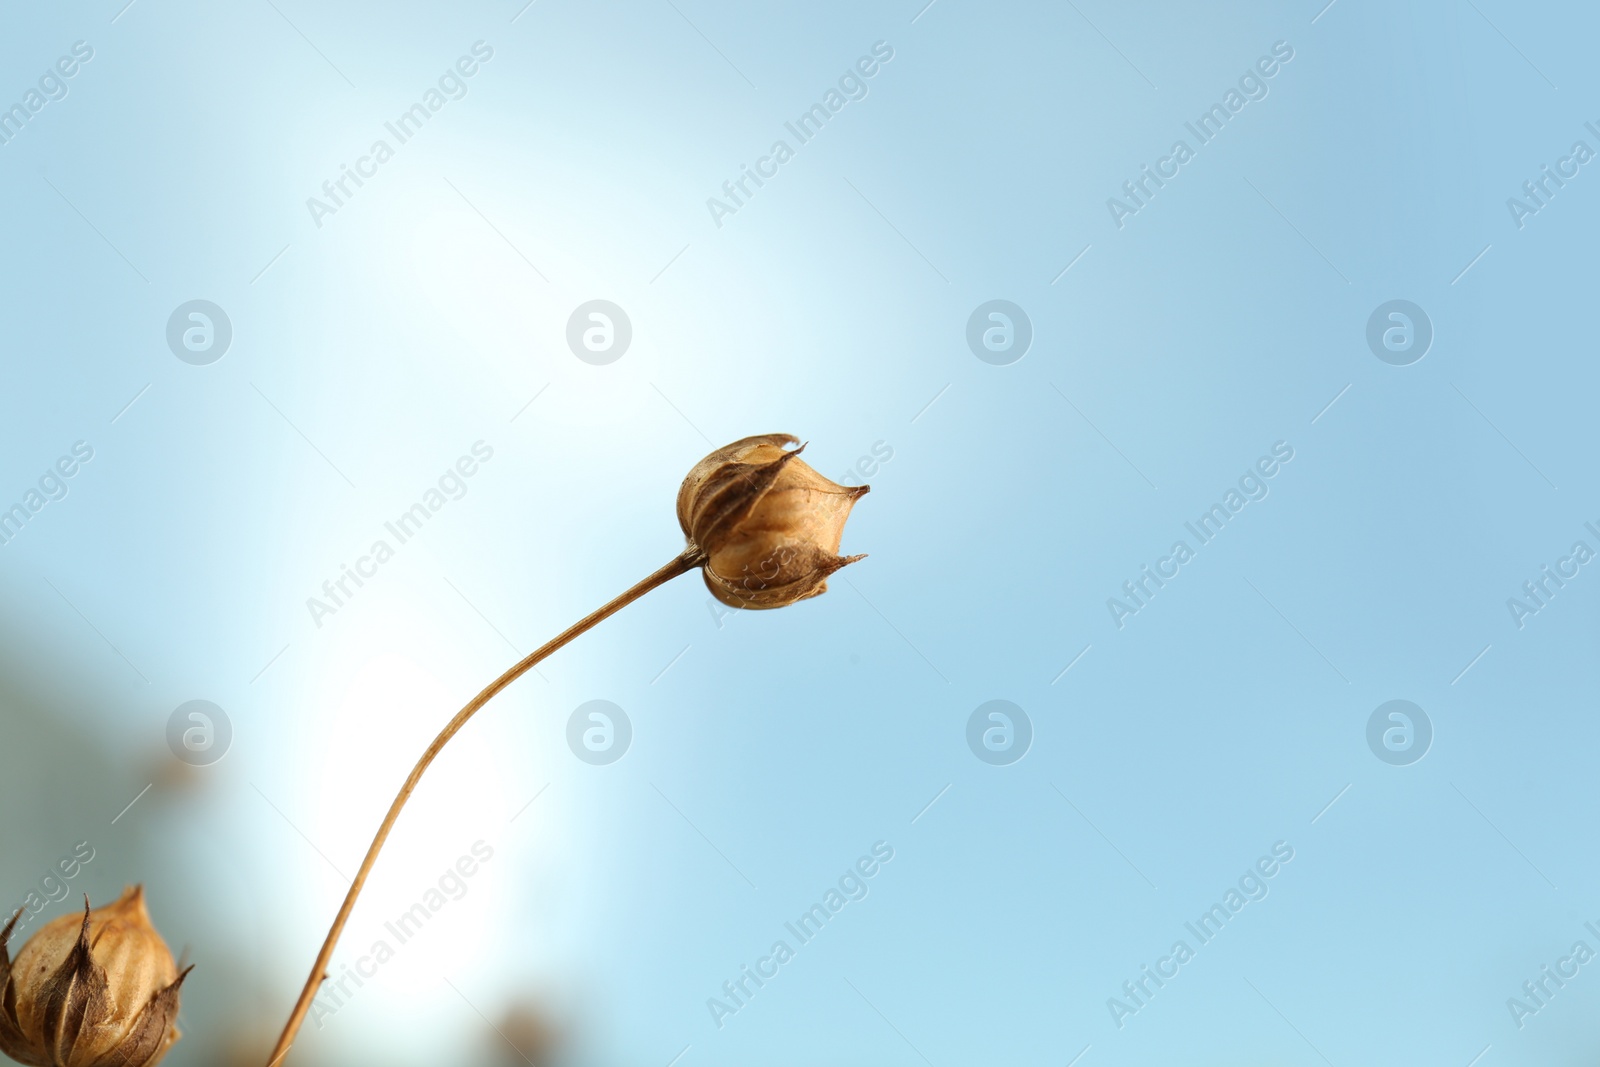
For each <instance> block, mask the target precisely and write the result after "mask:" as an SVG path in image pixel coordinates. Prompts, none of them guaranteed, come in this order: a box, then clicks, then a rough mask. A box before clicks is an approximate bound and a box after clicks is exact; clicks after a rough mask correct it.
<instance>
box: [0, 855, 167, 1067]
mask: <svg viewBox="0 0 1600 1067" xmlns="http://www.w3.org/2000/svg"><path fill="white" fill-rule="evenodd" d="M21 914H22V913H21V912H20V911H19V912H18V913H17V915H16V916H12V919H11V921H10V922H9V923H7V924H6V925H5V928H4V929H3V930H0V1052H4V1053H5V1054H6V1055H8V1056H10V1057H11V1058H12V1059H14V1060H16V1061H17V1062H18V1063H23V1064H28V1065H30V1067H101V1065H113V1064H114V1065H116V1067H155V1064H157V1063H159V1062H161V1058H162V1057H163V1056H165V1055H166V1053H167V1050H168V1049H169V1048H171V1047H172V1045H173V1044H174V1043H175V1042H176V1041H177V1040H178V1037H179V1036H180V1035H179V1033H178V1028H177V1026H176V1025H175V1023H174V1020H176V1019H177V1017H178V990H179V988H180V987H181V986H182V985H183V980H184V978H185V977H186V976H187V975H188V973H189V971H188V970H185V971H184V972H183V973H182V974H179V973H178V968H177V965H176V964H174V963H173V962H172V953H171V952H170V951H168V949H167V945H166V942H165V941H163V940H161V935H160V934H159V933H157V932H156V928H155V927H154V926H153V925H151V923H150V915H149V913H148V912H147V911H145V907H144V890H143V888H142V887H140V886H133V887H132V888H130V889H127V890H124V891H123V894H122V897H121V898H120V899H119V900H117V901H116V903H114V904H108V905H106V906H105V907H103V908H97V909H95V910H93V911H90V910H89V901H88V900H87V899H85V900H84V902H83V917H82V918H81V919H79V918H78V917H77V916H75V915H64V916H62V917H61V918H59V919H53V920H51V921H50V922H48V923H46V924H45V925H44V926H43V927H41V928H40V929H39V931H38V932H37V933H36V934H34V935H33V936H32V937H31V938H29V939H28V942H27V944H25V945H23V946H22V950H21V951H20V952H18V953H17V958H16V961H15V962H12V960H11V956H10V952H9V944H10V941H11V931H12V930H13V929H15V927H16V925H17V917H18V916H20V915H21Z"/></svg>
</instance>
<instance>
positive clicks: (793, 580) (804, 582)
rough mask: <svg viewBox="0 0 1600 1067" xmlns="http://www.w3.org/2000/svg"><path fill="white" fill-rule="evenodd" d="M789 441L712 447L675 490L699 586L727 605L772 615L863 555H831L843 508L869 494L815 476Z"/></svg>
mask: <svg viewBox="0 0 1600 1067" xmlns="http://www.w3.org/2000/svg"><path fill="white" fill-rule="evenodd" d="M798 443H799V438H796V437H793V436H791V435H789V434H783V433H770V434H762V435H760V436H758V437H746V438H744V439H743V440H740V441H735V442H734V443H733V444H731V445H726V446H724V447H722V448H719V449H717V450H716V451H715V452H713V453H711V454H710V455H709V456H707V457H706V458H704V459H702V460H701V461H700V462H699V463H697V464H695V466H694V469H693V470H691V471H690V472H689V476H688V477H687V478H685V479H684V480H683V485H682V487H681V488H679V490H678V524H679V525H680V526H682V527H683V532H684V535H685V536H686V537H688V539H689V543H690V544H691V545H692V546H695V547H697V548H699V550H700V551H701V552H702V553H704V555H705V564H704V572H705V580H706V587H707V588H709V589H710V590H711V594H712V595H713V596H715V597H716V598H717V599H718V600H720V601H722V602H723V603H724V604H728V605H731V606H732V607H736V608H781V607H784V606H786V605H788V604H793V603H794V602H795V601H797V600H805V599H806V598H808V597H814V596H817V595H818V594H820V593H822V592H824V591H826V590H827V588H828V576H829V575H830V574H832V573H833V572H834V571H837V570H838V569H839V568H840V567H843V566H845V565H846V564H849V563H854V562H855V561H856V560H858V559H864V558H865V557H864V556H841V555H839V541H840V539H841V538H842V537H843V536H844V524H845V520H846V519H848V518H849V517H850V509H851V508H852V507H854V506H855V502H856V501H857V500H858V499H860V498H861V497H862V496H863V495H864V494H865V493H866V492H867V490H868V489H869V488H870V487H869V486H865V485H862V486H856V487H854V488H848V487H846V486H843V485H840V484H838V483H837V482H834V481H832V480H830V479H828V478H824V477H823V476H822V475H820V474H818V473H817V472H816V471H815V470H813V469H812V468H811V467H809V466H807V465H806V463H805V462H804V461H803V460H801V459H800V458H799V456H800V453H801V452H802V451H804V450H805V446H804V445H801V446H800V447H799V448H796V449H794V450H793V451H790V450H788V449H786V448H784V446H785V445H794V444H798Z"/></svg>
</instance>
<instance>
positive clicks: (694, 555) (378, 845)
mask: <svg viewBox="0 0 1600 1067" xmlns="http://www.w3.org/2000/svg"><path fill="white" fill-rule="evenodd" d="M703 562H705V557H704V554H703V553H702V552H701V551H700V549H698V548H697V547H695V546H694V545H690V546H689V547H688V548H686V549H684V550H683V553H682V554H681V555H679V556H678V557H677V558H675V559H674V560H673V561H672V562H671V563H668V564H667V565H666V566H665V567H662V568H661V569H660V570H658V571H656V572H655V573H654V574H652V575H650V576H649V577H648V578H645V579H644V580H643V581H641V582H639V583H638V584H637V585H634V586H633V587H632V588H630V589H629V590H628V591H627V592H625V593H623V594H621V595H620V596H618V597H616V598H615V599H613V600H611V601H609V602H608V603H606V604H605V605H603V606H601V607H600V608H598V609H597V610H595V611H593V612H591V613H590V614H588V615H585V616H584V617H583V618H582V619H579V620H578V621H577V622H575V623H573V624H572V625H571V626H570V627H568V628H567V629H565V630H563V631H562V632H561V633H560V634H557V635H556V636H555V637H554V638H552V639H551V640H550V641H548V642H546V643H545V644H543V645H541V646H539V647H538V648H536V649H534V650H533V651H532V652H530V653H528V655H527V656H526V657H524V658H523V659H521V660H519V661H518V662H517V663H516V664H515V665H514V666H512V667H511V669H509V670H507V671H506V672H505V673H504V674H502V675H501V676H500V677H498V678H496V679H495V680H494V681H492V682H490V683H489V684H488V685H487V686H486V687H485V688H484V690H483V692H481V693H479V694H478V695H477V696H475V697H473V698H472V699H471V700H470V701H468V702H467V706H466V707H464V708H462V709H461V710H460V711H458V712H456V714H455V717H454V718H452V719H451V720H450V721H449V723H447V724H446V725H445V728H444V729H443V730H441V731H439V736H438V737H436V738H434V739H433V743H432V744H430V745H429V746H428V748H427V750H426V751H425V752H423V753H422V758H421V759H419V760H417V765H416V766H415V767H413V768H412V769H411V774H410V775H409V776H408V777H407V778H406V781H405V785H403V786H401V787H400V794H399V796H397V797H395V798H394V803H393V804H391V805H390V806H389V813H388V814H387V815H385V816H384V818H383V824H382V825H381V826H379V827H378V833H377V836H375V837H374V838H373V839H372V846H371V847H370V848H368V849H367V855H366V858H364V859H363V860H362V861H361V868H360V870H358V871H356V877H355V881H353V882H351V883H350V891H349V892H348V893H346V894H345V898H344V903H343V904H341V905H340V906H339V914H338V915H336V916H334V919H333V926H332V927H331V928H330V929H329V930H328V936H327V939H326V940H324V941H323V942H322V951H320V952H318V953H317V962H316V963H315V964H314V965H313V966H312V968H311V975H310V977H308V978H307V979H306V984H305V988H304V989H302V990H301V991H300V999H299V1001H298V1002H296V1004H295V1006H294V1011H293V1012H292V1013H290V1015H289V1021H288V1023H287V1024H286V1025H285V1026H284V1028H283V1033H282V1035H280V1036H279V1038H278V1043H277V1045H276V1046H274V1047H273V1050H272V1056H271V1058H270V1059H269V1060H268V1061H267V1067H280V1065H281V1064H282V1063H283V1060H284V1057H285V1056H287V1055H288V1054H289V1049H290V1048H291V1047H292V1046H293V1045H294V1039H295V1036H296V1035H297V1034H298V1033H299V1032H300V1025H301V1024H302V1023H303V1022H305V1017H306V1013H307V1012H308V1011H310V1010H311V1002H312V1000H313V999H315V997H316V995H317V989H318V988H319V987H321V985H322V983H323V981H324V980H325V979H326V978H327V976H328V963H329V961H330V960H331V959H332V958H333V949H334V946H336V945H337V944H338V943H339V935H340V934H341V933H343V932H344V924H345V922H346V921H347V920H348V919H349V918H350V912H351V911H353V910H354V909H355V906H356V898H357V897H359V896H360V895H361V887H362V886H364V885H365V884H366V881H367V875H368V874H370V873H371V872H372V866H373V864H374V863H376V862H377V859H378V853H379V852H381V851H382V850H383V844H384V842H385V841H387V840H388V838H389V831H390V830H392V829H393V828H394V824H395V820H396V819H398V818H399V817H400V810H401V809H402V808H404V807H405V806H406V801H407V800H409V799H410V798H411V793H412V791H413V790H415V789H416V788H417V783H418V782H419V781H420V780H421V779H422V775H423V772H424V771H426V770H427V769H428V766H429V765H430V764H431V763H433V761H434V759H435V758H436V757H437V756H438V755H439V753H440V751H442V750H443V749H444V746H445V745H447V744H449V743H450V739H451V738H452V737H454V736H455V735H456V734H457V733H459V732H460V731H461V728H462V727H463V726H465V725H466V724H467V720H468V719H471V718H472V717H473V716H474V715H476V714H477V713H478V709H480V708H482V707H483V706H484V705H485V704H487V703H488V702H489V701H490V700H491V699H492V698H493V697H494V696H495V694H497V693H499V692H500V690H502V689H504V688H505V687H506V686H508V685H510V684H511V683H512V682H514V681H516V680H517V679H518V678H520V677H522V675H524V674H526V673H527V672H528V671H529V670H530V669H531V668H532V667H534V666H535V665H536V664H538V663H539V661H541V660H543V659H545V658H546V657H547V656H549V655H550V654H551V653H552V652H554V651H556V649H558V648H560V647H562V646H563V645H565V644H567V643H568V642H569V641H571V640H572V639H573V638H575V637H577V636H578V635H579V634H582V633H584V632H585V631H587V630H590V629H592V628H593V627H594V626H595V625H596V624H598V623H599V622H601V621H602V620H604V619H606V618H609V617H610V616H612V615H614V614H616V613H617V612H618V611H621V610H622V609H623V608H625V607H627V606H628V605H629V604H631V603H633V602H634V601H635V600H638V599H639V598H640V597H642V596H644V595H645V594H646V593H648V592H650V591H651V590H652V589H655V588H657V587H658V586H662V585H665V584H666V583H668V582H670V581H671V580H672V579H674V578H676V577H677V576H678V575H680V574H685V573H687V572H689V571H691V570H694V569H695V568H696V567H698V566H700V565H701V564H702V563H703Z"/></svg>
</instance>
